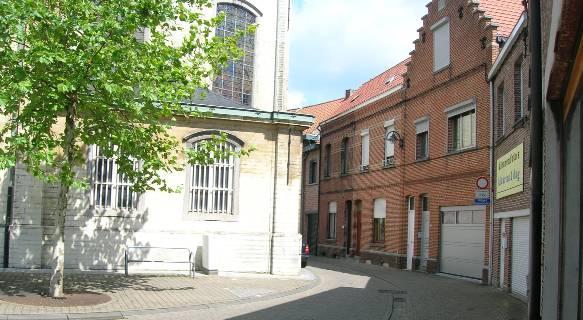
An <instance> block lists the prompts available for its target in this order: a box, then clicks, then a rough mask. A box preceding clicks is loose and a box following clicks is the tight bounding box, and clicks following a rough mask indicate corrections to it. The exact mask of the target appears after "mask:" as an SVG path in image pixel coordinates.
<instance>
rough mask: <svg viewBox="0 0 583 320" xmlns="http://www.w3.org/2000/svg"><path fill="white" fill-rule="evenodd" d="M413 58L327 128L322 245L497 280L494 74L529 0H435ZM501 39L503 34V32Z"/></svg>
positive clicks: (354, 99)
mask: <svg viewBox="0 0 583 320" xmlns="http://www.w3.org/2000/svg"><path fill="white" fill-rule="evenodd" d="M427 7H428V14H427V15H425V16H424V17H423V18H422V21H423V26H422V27H421V28H419V29H418V32H419V38H418V39H417V40H415V41H414V44H415V50H414V51H412V52H411V57H410V58H409V59H406V60H405V61H403V62H401V63H399V64H398V65H396V66H394V67H392V68H390V69H389V70H387V71H385V72H383V73H382V74H380V75H379V76H377V77H375V78H373V79H372V80H370V81H369V82H367V83H365V84H363V85H362V86H361V87H360V88H359V89H358V90H356V91H354V92H351V94H350V96H348V97H347V98H346V99H345V100H344V101H343V102H342V106H341V107H340V113H339V114H338V115H337V116H334V117H332V118H331V119H329V120H327V121H324V122H323V123H322V124H321V125H320V126H321V145H322V164H321V172H320V178H321V181H320V200H319V212H320V218H319V243H318V246H319V254H321V255H328V256H334V255H342V256H345V255H351V256H358V257H360V259H361V260H371V261H372V262H374V263H378V264H384V263H386V264H388V265H391V266H394V267H399V268H407V269H421V270H426V271H428V272H444V273H451V274H455V275H461V276H466V277H471V278H477V279H482V280H483V281H487V280H488V274H489V270H491V268H490V266H489V262H490V260H491V259H490V250H489V247H490V239H489V236H488V235H489V230H490V226H491V224H492V221H491V219H490V217H491V215H490V208H489V206H476V205H474V198H475V191H476V180H477V178H479V177H481V176H485V177H489V176H490V173H489V162H490V156H491V154H490V148H489V147H490V116H491V113H490V91H489V84H488V80H487V76H488V72H489V71H490V69H491V67H492V63H493V61H494V60H495V59H496V56H497V55H498V52H499V46H498V44H497V43H496V40H497V37H508V36H509V35H510V33H511V31H512V28H513V27H514V25H515V24H516V22H517V21H518V19H519V16H520V14H521V12H522V11H523V7H522V5H521V1H520V0H510V1H508V0H482V1H480V3H478V2H474V1H465V0H447V1H445V0H434V1H432V2H431V3H429V4H428V5H427ZM499 39H500V38H499Z"/></svg>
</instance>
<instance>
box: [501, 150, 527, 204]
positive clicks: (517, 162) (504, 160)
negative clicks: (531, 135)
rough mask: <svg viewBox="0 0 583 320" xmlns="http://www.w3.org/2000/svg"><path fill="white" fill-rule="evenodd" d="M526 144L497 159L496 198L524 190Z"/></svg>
mask: <svg viewBox="0 0 583 320" xmlns="http://www.w3.org/2000/svg"><path fill="white" fill-rule="evenodd" d="M523 153H524V144H522V143H521V144H520V145H519V146H518V147H516V148H514V149H512V150H511V151H510V152H508V153H507V154H505V155H503V156H502V157H500V158H499V159H498V160H497V161H496V199H500V198H503V197H506V196H509V195H511V194H515V193H518V192H522V191H523V190H524V183H523V176H524V155H523Z"/></svg>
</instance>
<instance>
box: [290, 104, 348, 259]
mask: <svg viewBox="0 0 583 320" xmlns="http://www.w3.org/2000/svg"><path fill="white" fill-rule="evenodd" d="M341 102H342V99H337V100H332V101H328V102H323V103H320V104H316V105H313V106H308V107H303V108H301V109H298V110H292V111H293V112H296V113H301V114H308V115H312V116H314V117H315V118H314V123H313V124H312V126H311V127H310V128H308V129H306V130H304V135H303V137H304V139H303V154H302V167H303V168H304V170H303V175H302V205H301V206H302V208H301V217H300V220H301V221H300V228H301V230H300V233H301V234H302V239H303V240H304V241H306V242H307V244H308V245H309V247H310V248H311V254H317V253H318V247H317V244H318V200H319V181H320V177H319V171H320V131H319V127H320V123H321V122H322V121H323V120H326V119H328V118H330V117H332V116H333V115H335V114H336V113H338V111H339V109H340V106H341Z"/></svg>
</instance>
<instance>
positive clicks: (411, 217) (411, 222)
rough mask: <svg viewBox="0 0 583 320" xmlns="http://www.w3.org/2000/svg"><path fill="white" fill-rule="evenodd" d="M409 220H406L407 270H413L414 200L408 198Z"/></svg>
mask: <svg viewBox="0 0 583 320" xmlns="http://www.w3.org/2000/svg"><path fill="white" fill-rule="evenodd" d="M408 208H409V218H408V219H407V226H408V232H407V270H413V254H414V252H415V251H414V250H415V198H414V197H409V201H408Z"/></svg>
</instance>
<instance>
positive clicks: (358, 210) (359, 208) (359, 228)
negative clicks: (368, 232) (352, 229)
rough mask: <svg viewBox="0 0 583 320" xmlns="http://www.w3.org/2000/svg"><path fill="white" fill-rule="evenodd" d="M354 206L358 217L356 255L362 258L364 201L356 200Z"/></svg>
mask: <svg viewBox="0 0 583 320" xmlns="http://www.w3.org/2000/svg"><path fill="white" fill-rule="evenodd" d="M354 206H355V208H354V209H355V215H356V239H355V252H354V255H356V256H360V242H361V240H360V239H361V235H362V200H356V202H355V203H354Z"/></svg>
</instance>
